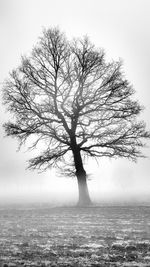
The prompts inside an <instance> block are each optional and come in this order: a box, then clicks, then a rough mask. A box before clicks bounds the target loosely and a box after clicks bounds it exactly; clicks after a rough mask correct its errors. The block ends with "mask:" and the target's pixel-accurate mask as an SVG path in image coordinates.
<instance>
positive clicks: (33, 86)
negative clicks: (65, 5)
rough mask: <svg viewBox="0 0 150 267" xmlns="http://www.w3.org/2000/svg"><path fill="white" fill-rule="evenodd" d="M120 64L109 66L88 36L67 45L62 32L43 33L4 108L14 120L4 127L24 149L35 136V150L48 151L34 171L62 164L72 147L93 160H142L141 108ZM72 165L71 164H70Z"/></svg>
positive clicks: (7, 90)
mask: <svg viewBox="0 0 150 267" xmlns="http://www.w3.org/2000/svg"><path fill="white" fill-rule="evenodd" d="M121 68H122V63H121V62H120V61H118V62H115V61H112V62H108V63H107V62H106V60H105V53H104V51H103V49H97V48H95V46H94V45H93V44H92V43H91V42H90V41H89V39H88V38H87V37H84V38H82V39H74V40H73V41H71V42H70V41H68V40H67V38H66V37H65V35H64V34H63V33H62V32H60V30H59V29H57V28H53V29H48V30H44V32H43V36H42V37H41V38H40V40H39V42H38V44H37V45H36V46H35V47H34V48H33V50H32V53H31V56H30V57H22V62H21V65H20V67H18V68H17V69H16V70H13V71H12V73H11V74H10V78H9V80H7V81H6V83H5V86H4V94H3V96H4V103H5V104H7V106H8V110H9V111H10V112H11V113H12V114H13V115H14V118H15V121H14V122H8V123H6V124H5V125H4V127H5V131H6V134H7V135H8V136H15V137H17V138H18V140H19V142H20V145H22V144H24V143H25V142H26V141H27V139H28V138H29V137H30V136H34V141H33V144H32V147H33V148H35V147H37V146H38V144H40V143H43V142H44V147H45V150H44V151H43V152H42V153H41V154H40V155H39V156H37V157H35V158H33V159H31V160H30V162H29V167H30V168H47V167H49V166H52V165H55V166H56V165H59V162H60V165H61V162H62V163H63V162H65V159H66V158H67V155H72V151H73V149H74V147H76V148H78V149H79V150H80V151H81V153H82V154H84V155H87V156H91V157H103V156H108V157H124V158H129V159H132V160H136V159H137V157H141V156H143V155H142V153H141V150H140V148H141V147H143V146H144V143H143V139H145V138H149V137H150V133H149V132H147V131H146V130H145V123H144V122H142V121H137V115H138V114H139V113H140V112H141V110H142V107H141V106H140V105H139V103H138V102H137V101H134V100H132V96H133V94H134V90H133V88H132V86H131V85H130V84H129V82H128V81H127V80H126V78H125V77H124V75H123V72H122V69H121ZM71 164H72V163H71Z"/></svg>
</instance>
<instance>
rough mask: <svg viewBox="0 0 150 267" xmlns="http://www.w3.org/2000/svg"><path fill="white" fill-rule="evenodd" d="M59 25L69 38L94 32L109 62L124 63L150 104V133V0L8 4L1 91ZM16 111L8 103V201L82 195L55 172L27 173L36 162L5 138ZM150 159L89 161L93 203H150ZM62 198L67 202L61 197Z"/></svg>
mask: <svg viewBox="0 0 150 267" xmlns="http://www.w3.org/2000/svg"><path fill="white" fill-rule="evenodd" d="M52 26H59V27H60V29H61V30H62V31H65V32H66V35H67V37H68V38H69V39H70V38H72V37H81V36H83V35H85V34H87V35H88V36H89V37H90V38H91V41H92V42H93V43H95V44H96V46H98V47H103V48H104V49H105V52H106V55H107V57H108V59H116V60H117V59H119V58H122V59H123V62H124V71H125V73H126V77H127V78H128V80H129V81H130V82H131V83H132V84H133V87H134V88H135V90H136V92H137V93H136V98H137V99H139V101H140V103H141V104H142V105H144V106H145V110H144V112H143V114H142V116H141V117H142V119H144V120H145V121H146V123H147V128H148V129H150V119H149V118H150V73H149V71H150V49H149V48H150V1H149V0H76V1H74V0H55V1H54V0H0V39H1V41H0V88H1V91H2V83H3V81H4V79H5V78H7V77H8V74H9V71H11V70H12V69H13V68H15V67H17V66H18V65H19V64H20V57H21V55H25V54H29V53H30V51H31V49H32V47H33V46H34V45H35V44H36V42H37V40H38V37H39V36H40V35H41V33H42V30H43V28H44V27H46V28H48V27H52ZM7 119H8V114H7V113H6V112H5V109H4V107H3V106H2V105H1V104H0V200H1V202H2V201H3V200H5V201H6V199H8V200H9V201H12V202H14V201H22V200H25V201H36V200H40V201H47V200H59V199H61V197H63V200H66V199H67V198H68V199H70V198H71V199H74V200H75V198H76V197H77V184H76V181H75V180H69V179H68V178H67V179H64V178H60V177H59V178H58V177H57V175H56V173H55V170H49V171H47V172H45V173H42V174H38V173H35V172H29V171H26V170H25V168H26V166H27V164H26V160H27V159H28V158H30V155H29V153H28V152H27V153H25V149H24V150H21V151H20V152H16V150H17V142H16V141H15V140H13V139H11V138H4V132H3V129H2V123H3V122H5V121H7ZM149 145H150V143H149ZM144 151H145V154H146V155H147V156H148V157H149V158H147V159H139V160H138V162H137V163H136V164H135V163H132V162H128V161H127V160H111V161H109V160H106V159H103V160H101V161H99V165H96V163H95V162H91V161H89V163H88V166H86V169H87V170H88V172H89V173H91V178H92V180H91V181H89V189H90V193H91V197H92V199H100V200H108V199H109V200H112V201H114V200H115V199H118V198H119V197H122V199H123V200H127V199H129V200H130V201H136V200H139V199H140V200H142V201H147V200H149V199H150V197H149V196H150V148H147V149H145V150H144ZM60 196H61V197H60Z"/></svg>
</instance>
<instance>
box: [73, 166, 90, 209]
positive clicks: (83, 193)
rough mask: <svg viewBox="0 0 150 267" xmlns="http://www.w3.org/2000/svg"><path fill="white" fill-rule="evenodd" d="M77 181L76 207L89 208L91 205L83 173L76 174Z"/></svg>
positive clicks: (84, 173)
mask: <svg viewBox="0 0 150 267" xmlns="http://www.w3.org/2000/svg"><path fill="white" fill-rule="evenodd" d="M76 176H77V181H78V189H79V200H78V203H77V205H78V206H89V205H92V202H91V199H90V196H89V191H88V186H87V177H86V172H85V171H83V172H82V174H81V173H80V174H78V173H76Z"/></svg>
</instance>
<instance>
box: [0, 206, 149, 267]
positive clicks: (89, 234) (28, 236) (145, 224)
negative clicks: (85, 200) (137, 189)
mask: <svg viewBox="0 0 150 267" xmlns="http://www.w3.org/2000/svg"><path fill="white" fill-rule="evenodd" d="M0 266H5V267H7V266H11V267H13V266H17V267H21V266H41V267H42V266H43V267H45V266H47V267H48V266H53V267H56V266H66V267H69V266H72V267H73V266H74V267H78V266H81V267H82V266H87V267H90V266H93V267H94V266H104V267H108V266H110V267H114V266H122V267H127V266H128V267H130V266H136V267H138V266H140V267H148V266H149V267H150V207H145V206H138V207H137V206H136V207H133V206H128V207H127V206H120V207H119V206H111V207H110V206H109V207H108V206H105V207H91V208H48V207H41V208H20V209H19V208H11V209H8V208H7V209H6V208H4V209H2V208H1V210H0Z"/></svg>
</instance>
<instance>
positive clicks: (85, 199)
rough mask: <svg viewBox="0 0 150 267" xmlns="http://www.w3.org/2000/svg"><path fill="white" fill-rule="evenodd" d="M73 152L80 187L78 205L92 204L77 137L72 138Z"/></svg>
mask: <svg viewBox="0 0 150 267" xmlns="http://www.w3.org/2000/svg"><path fill="white" fill-rule="evenodd" d="M72 152H73V157H74V164H75V169H76V177H77V181H78V189H79V200H78V203H77V205H78V206H89V205H92V202H91V199H90V196H89V191H88V187H87V175H86V172H85V170H84V167H83V162H82V157H81V153H80V148H79V147H78V145H77V144H76V139H75V138H72Z"/></svg>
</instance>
